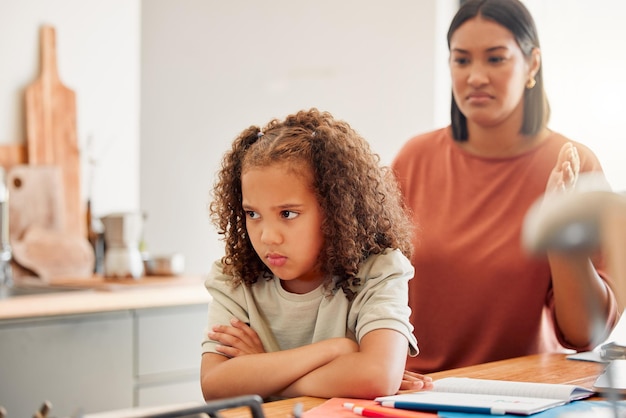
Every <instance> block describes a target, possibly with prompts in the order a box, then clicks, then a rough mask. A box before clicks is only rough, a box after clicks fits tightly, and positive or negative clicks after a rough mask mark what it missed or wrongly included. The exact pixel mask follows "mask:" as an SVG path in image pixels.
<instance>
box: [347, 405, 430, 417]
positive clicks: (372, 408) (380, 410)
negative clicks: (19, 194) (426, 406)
mask: <svg viewBox="0 0 626 418" xmlns="http://www.w3.org/2000/svg"><path fill="white" fill-rule="evenodd" d="M343 406H344V407H345V408H348V409H351V410H352V412H354V413H355V414H356V415H360V416H362V417H372V418H415V417H427V416H436V414H433V413H428V412H416V411H408V410H402V409H395V408H388V407H385V406H378V405H368V406H361V405H355V404H352V403H344V404H343Z"/></svg>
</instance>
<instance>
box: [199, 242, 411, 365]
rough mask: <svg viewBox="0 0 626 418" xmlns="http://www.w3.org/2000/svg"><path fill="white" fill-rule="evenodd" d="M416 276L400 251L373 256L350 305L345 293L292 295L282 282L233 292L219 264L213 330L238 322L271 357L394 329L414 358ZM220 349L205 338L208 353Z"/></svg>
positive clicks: (212, 288)
mask: <svg viewBox="0 0 626 418" xmlns="http://www.w3.org/2000/svg"><path fill="white" fill-rule="evenodd" d="M413 274H414V269H413V266H412V265H411V263H410V261H409V260H408V259H407V258H406V257H405V256H404V255H403V254H402V252H400V251H399V250H391V249H389V250H386V251H385V252H383V253H381V254H377V255H373V256H371V257H369V258H368V259H367V260H366V261H365V262H364V263H363V264H362V266H361V268H360V269H359V272H358V273H357V277H359V278H360V279H361V285H360V287H358V288H355V289H353V290H354V291H355V292H356V296H355V298H354V300H353V301H352V302H350V301H348V299H347V298H346V296H345V295H344V293H343V291H342V290H339V291H336V292H334V293H332V294H329V293H330V292H329V291H328V290H326V288H324V287H323V286H320V287H318V288H317V289H315V290H313V291H311V292H309V293H305V294H294V293H289V292H287V291H286V290H284V289H283V287H282V286H281V284H280V280H279V279H278V278H277V277H273V278H271V279H265V278H259V280H258V281H257V282H256V283H254V284H253V285H252V286H246V285H244V284H241V285H240V286H238V287H236V288H233V287H232V285H231V284H230V280H231V277H230V276H227V275H225V274H223V272H222V265H221V263H220V262H219V261H218V262H216V263H214V265H213V267H212V269H211V272H210V273H209V277H208V278H207V280H206V282H205V285H206V288H207V290H208V291H209V293H210V294H211V296H212V298H213V300H212V301H211V302H210V304H209V321H208V329H210V328H211V327H212V326H213V325H217V324H229V323H230V319H231V318H233V317H236V318H238V319H240V320H241V321H243V322H245V323H247V324H249V325H250V327H251V328H252V329H253V330H254V331H256V333H257V334H258V335H259V338H260V339H261V341H262V342H263V347H264V348H265V351H267V352H273V351H280V350H286V349H290V348H295V347H300V346H303V345H308V344H311V343H314V342H318V341H322V340H326V339H329V338H335V337H348V338H351V339H352V340H354V341H356V342H357V343H358V342H360V340H361V339H362V338H363V336H364V335H365V334H367V333H368V332H370V331H372V330H375V329H383V328H385V329H393V330H395V331H398V332H399V333H401V334H402V335H404V336H405V337H406V339H407V346H408V349H409V354H410V355H411V356H415V355H417V353H418V352H419V351H418V348H417V341H416V339H415V336H414V335H413V326H412V325H411V323H410V322H409V315H410V313H411V310H410V308H409V306H408V281H409V280H410V279H411V278H412V277H413ZM216 345H217V342H215V341H212V340H209V339H208V337H207V336H206V333H205V339H204V341H203V343H202V350H203V352H212V353H217V351H216V350H215V346H216Z"/></svg>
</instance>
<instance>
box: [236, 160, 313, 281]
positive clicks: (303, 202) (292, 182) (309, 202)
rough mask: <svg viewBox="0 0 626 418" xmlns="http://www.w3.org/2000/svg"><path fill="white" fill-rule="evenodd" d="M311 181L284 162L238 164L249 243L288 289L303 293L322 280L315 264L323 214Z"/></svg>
mask: <svg viewBox="0 0 626 418" xmlns="http://www.w3.org/2000/svg"><path fill="white" fill-rule="evenodd" d="M311 183H312V175H311V173H310V172H308V171H305V170H301V169H298V172H294V170H291V169H289V166H288V165H286V164H273V165H271V166H266V167H251V168H248V169H245V168H244V171H243V174H242V175H241V192H242V198H243V210H244V211H245V212H246V230H247V232H248V236H249V237H250V241H251V242H252V246H253V247H254V250H255V251H256V253H257V254H258V255H259V257H260V258H261V259H262V260H263V262H264V263H265V265H267V267H269V269H270V270H271V271H272V273H274V274H275V275H276V276H278V277H279V278H280V279H281V283H282V285H283V288H284V289H285V290H287V291H289V292H292V293H307V292H309V291H311V290H313V289H315V288H317V287H318V286H319V285H320V284H322V282H323V281H324V278H323V277H322V276H321V274H320V271H319V263H318V259H319V254H320V251H321V250H322V246H323V244H324V237H323V235H322V232H321V226H322V219H323V215H322V210H321V208H320V206H319V204H318V202H317V198H316V197H315V194H314V192H313V190H312V188H311Z"/></svg>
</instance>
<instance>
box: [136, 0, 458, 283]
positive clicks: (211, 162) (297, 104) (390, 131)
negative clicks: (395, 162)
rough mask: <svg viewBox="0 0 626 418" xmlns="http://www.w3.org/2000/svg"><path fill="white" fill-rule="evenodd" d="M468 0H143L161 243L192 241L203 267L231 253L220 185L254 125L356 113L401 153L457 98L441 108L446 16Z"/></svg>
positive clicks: (154, 224) (151, 180)
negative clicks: (292, 116) (216, 223)
mask: <svg viewBox="0 0 626 418" xmlns="http://www.w3.org/2000/svg"><path fill="white" fill-rule="evenodd" d="M455 1H456V0H448V1H441V0H420V1H415V0H393V1H386V2H381V1H376V0H368V1H363V0H351V1H348V0H343V1H336V0H318V1H316V2H313V3H311V2H294V1H292V0H267V1H264V2H256V1H236V2H217V1H204V0H184V1H179V0H150V1H146V2H143V10H142V18H143V24H142V38H143V49H142V52H143V57H142V117H141V121H142V125H141V128H142V143H141V149H142V153H141V179H142V185H143V187H142V190H141V205H142V208H143V209H145V210H146V212H147V213H148V224H147V227H146V240H147V243H148V245H149V249H150V250H151V251H153V252H172V251H182V252H183V253H184V254H185V255H186V257H187V265H188V270H189V271H192V272H200V273H202V272H206V271H207V270H208V269H209V266H210V263H211V262H212V261H214V260H215V259H217V258H219V257H220V256H221V254H222V253H223V249H222V248H223V244H222V243H221V242H219V241H217V234H216V233H215V232H214V231H213V229H212V228H211V226H210V223H209V220H208V211H207V204H208V202H209V200H210V196H209V190H210V188H211V186H212V184H213V180H214V174H215V173H216V171H217V170H218V168H219V161H220V158H221V156H222V154H223V152H224V151H225V150H226V149H227V148H228V147H230V144H231V142H232V140H233V139H234V138H235V136H237V134H238V133H239V132H241V131H242V130H243V129H244V128H247V127H248V126H250V125H252V124H264V123H266V122H268V121H269V120H270V118H273V117H279V118H282V117H284V116H286V115H287V114H289V113H293V112H295V111H297V110H300V109H304V108H309V107H318V108H320V109H322V110H328V111H331V112H332V113H333V114H334V115H335V116H336V117H338V118H341V119H345V120H347V121H348V122H349V123H350V124H351V125H352V126H353V127H354V128H355V129H356V130H358V131H359V132H361V133H362V134H363V135H364V136H365V137H366V138H367V139H368V140H369V141H370V142H371V144H372V146H373V148H374V149H375V150H376V151H377V152H378V153H379V154H380V155H381V157H382V159H383V161H385V162H387V163H388V162H390V161H391V158H392V157H393V155H394V154H395V153H396V151H397V150H398V148H399V147H400V145H401V144H402V143H403V142H404V141H405V140H406V139H408V138H409V137H410V136H411V135H413V134H415V133H417V132H419V131H423V130H427V129H431V128H432V127H433V123H434V120H435V114H436V112H437V111H439V112H440V113H441V112H444V113H445V112H447V109H448V103H449V102H447V101H444V102H443V105H440V106H443V108H442V109H437V108H436V106H434V105H433V103H434V102H435V99H436V96H438V95H436V94H435V90H436V88H440V87H438V85H437V83H436V82H435V80H436V79H437V77H436V74H435V70H436V68H438V66H436V65H435V63H436V60H435V59H434V57H435V54H436V49H437V48H439V49H438V51H439V53H440V52H441V36H440V35H439V32H440V31H439V30H438V28H437V27H436V22H437V21H438V19H437V13H438V10H440V9H441V8H442V5H446V4H448V5H450V4H453V3H454V2H455ZM438 8H439V9H438ZM447 10H453V7H451V6H449V7H448V8H447ZM439 13H442V12H439ZM450 16H451V14H450ZM450 16H445V19H443V20H445V22H446V23H445V24H446V25H447V23H448V21H449V19H450ZM444 60H445V58H444ZM444 63H445V61H444ZM443 80H444V83H445V82H447V76H446V77H444V78H443ZM445 90H447V92H446V95H445V97H448V96H449V90H448V88H446V89H445Z"/></svg>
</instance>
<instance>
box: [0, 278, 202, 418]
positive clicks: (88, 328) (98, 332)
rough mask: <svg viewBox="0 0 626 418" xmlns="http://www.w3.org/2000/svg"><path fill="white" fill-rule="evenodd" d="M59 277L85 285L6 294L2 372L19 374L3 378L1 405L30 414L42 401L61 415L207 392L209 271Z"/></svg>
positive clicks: (1, 311) (0, 320)
mask: <svg viewBox="0 0 626 418" xmlns="http://www.w3.org/2000/svg"><path fill="white" fill-rule="evenodd" d="M24 285H26V284H24ZM54 286H55V287H58V286H60V287H63V286H69V287H71V288H72V289H75V288H77V287H79V288H80V290H67V291H65V289H64V290H63V291H58V290H56V291H54V292H53V293H45V294H38V295H33V296H13V297H9V298H5V299H0V353H2V356H0V376H3V377H4V376H10V377H11V378H10V379H0V394H2V396H0V406H3V407H4V408H5V409H6V410H7V411H8V416H10V417H13V416H15V417H22V416H32V415H33V411H35V410H36V409H37V408H39V406H40V405H41V404H42V402H43V401H44V400H48V401H50V402H51V403H52V413H53V414H54V415H55V416H61V417H65V416H67V417H69V416H75V415H76V411H83V412H84V413H85V414H87V413H98V412H102V411H108V410H115V409H127V408H141V407H156V406H161V405H168V404H178V403H186V402H202V401H203V398H202V393H201V390H200V384H199V381H200V360H201V356H202V348H201V342H202V339H203V335H204V333H205V328H206V325H207V310H208V309H207V308H208V303H209V302H210V299H211V297H210V295H209V293H208V292H207V290H206V289H205V287H204V280H203V278H202V277H200V276H198V277H188V276H185V277H183V276H178V277H156V276H153V277H144V278H141V279H139V280H132V279H125V280H105V279H102V278H97V277H94V278H87V279H83V280H81V281H76V280H74V281H69V280H68V281H67V282H66V283H60V282H55V283H54ZM83 288H84V289H83ZM103 395H104V396H103Z"/></svg>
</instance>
